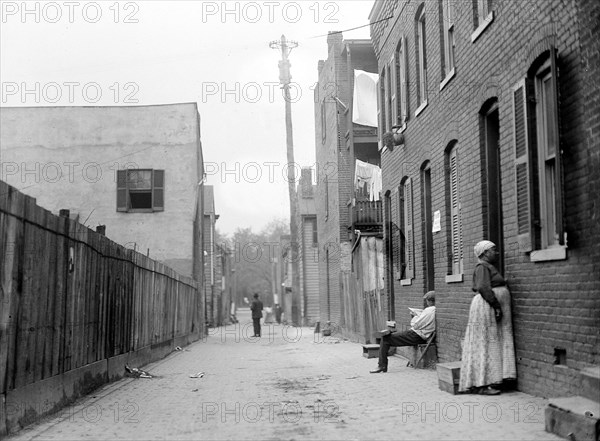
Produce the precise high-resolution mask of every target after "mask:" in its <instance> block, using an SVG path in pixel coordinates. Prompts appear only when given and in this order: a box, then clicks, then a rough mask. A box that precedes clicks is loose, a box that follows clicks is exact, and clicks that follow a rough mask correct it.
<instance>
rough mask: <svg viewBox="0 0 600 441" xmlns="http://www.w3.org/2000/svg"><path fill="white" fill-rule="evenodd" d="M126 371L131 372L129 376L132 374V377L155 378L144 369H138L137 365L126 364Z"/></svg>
mask: <svg viewBox="0 0 600 441" xmlns="http://www.w3.org/2000/svg"><path fill="white" fill-rule="evenodd" d="M125 372H126V374H129V375H128V376H130V377H135V378H153V377H152V375H150V374H149V373H148V372H146V371H144V370H142V369H138V368H136V367H130V366H129V365H127V364H126V365H125Z"/></svg>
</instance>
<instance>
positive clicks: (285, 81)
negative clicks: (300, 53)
mask: <svg viewBox="0 0 600 441" xmlns="http://www.w3.org/2000/svg"><path fill="white" fill-rule="evenodd" d="M269 46H270V47H271V49H278V50H279V49H280V50H281V61H279V82H280V83H281V88H282V89H283V97H284V100H285V130H286V141H287V160H288V174H287V175H288V191H289V196H290V236H291V238H290V253H289V254H288V255H289V256H290V258H291V259H292V317H291V319H292V324H293V325H294V326H301V325H302V323H301V317H300V309H301V305H300V274H299V265H298V248H299V243H298V223H297V207H298V200H297V199H298V198H297V195H296V168H295V165H296V163H295V162H294V138H293V133H292V101H291V97H290V81H291V79H292V77H291V75H290V62H289V60H288V56H289V54H290V52H291V51H292V49H294V48H295V47H298V43H297V42H295V41H290V40H286V38H285V35H282V36H281V40H279V41H272V42H271V43H270V44H269Z"/></svg>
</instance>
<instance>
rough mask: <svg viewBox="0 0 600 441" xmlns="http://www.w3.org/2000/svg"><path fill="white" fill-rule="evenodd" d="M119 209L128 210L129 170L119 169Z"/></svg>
mask: <svg viewBox="0 0 600 441" xmlns="http://www.w3.org/2000/svg"><path fill="white" fill-rule="evenodd" d="M117 211H127V170H117Z"/></svg>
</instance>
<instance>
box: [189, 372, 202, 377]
mask: <svg viewBox="0 0 600 441" xmlns="http://www.w3.org/2000/svg"><path fill="white" fill-rule="evenodd" d="M202 377H204V372H198V373H196V374H191V375H190V378H202Z"/></svg>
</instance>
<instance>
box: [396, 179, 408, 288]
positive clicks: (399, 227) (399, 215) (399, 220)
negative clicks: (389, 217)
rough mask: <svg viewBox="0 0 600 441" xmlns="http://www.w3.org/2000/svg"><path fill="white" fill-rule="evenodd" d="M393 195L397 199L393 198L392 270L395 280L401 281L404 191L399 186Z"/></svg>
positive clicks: (403, 263)
mask: <svg viewBox="0 0 600 441" xmlns="http://www.w3.org/2000/svg"><path fill="white" fill-rule="evenodd" d="M394 191H395V194H396V196H398V197H395V198H394V199H393V200H394V203H395V205H396V210H394V211H395V214H396V216H395V220H396V222H394V231H393V234H394V235H393V237H394V242H393V253H394V257H393V262H394V269H395V273H396V274H395V278H396V279H397V280H400V279H403V278H404V274H403V271H402V269H403V268H404V267H405V262H404V260H405V259H404V247H405V243H404V241H405V237H404V220H403V219H404V214H403V213H404V208H403V207H404V191H403V187H402V186H400V187H398V188H396V189H395V190H394Z"/></svg>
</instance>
